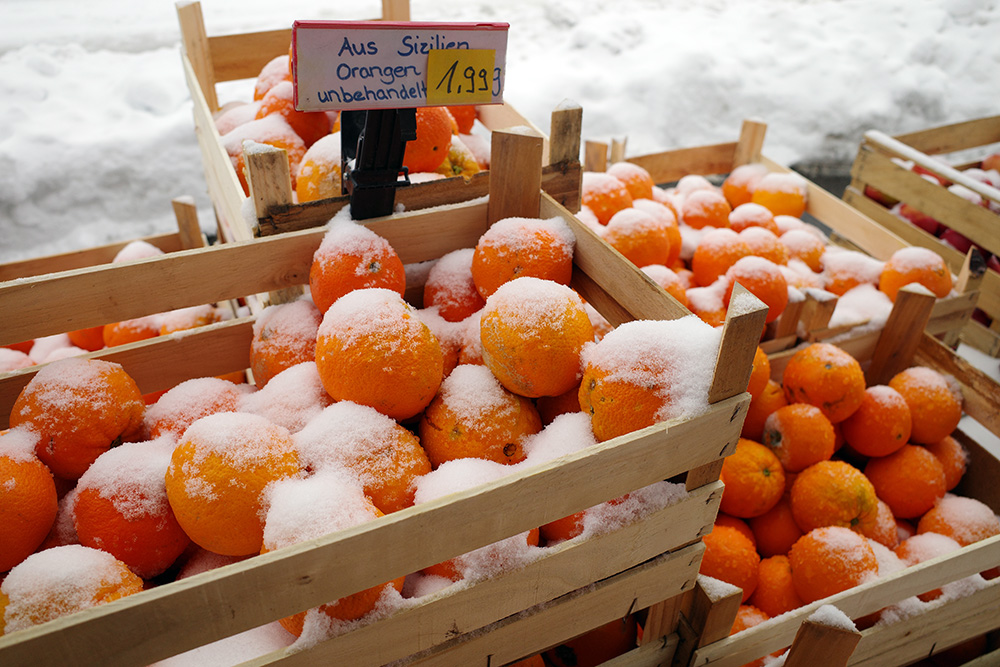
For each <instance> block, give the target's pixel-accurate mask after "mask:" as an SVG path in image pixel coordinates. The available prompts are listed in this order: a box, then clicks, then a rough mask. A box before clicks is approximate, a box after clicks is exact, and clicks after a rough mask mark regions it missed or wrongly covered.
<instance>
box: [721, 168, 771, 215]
mask: <svg viewBox="0 0 1000 667" xmlns="http://www.w3.org/2000/svg"><path fill="white" fill-rule="evenodd" d="M767 173H768V169H767V167H765V166H764V165H762V164H741V165H740V166H738V167H736V168H735V169H733V170H732V171H731V172H729V175H727V176H726V178H725V180H723V181H722V194H724V195H725V196H726V201H728V202H729V205H730V206H732V207H733V208H736V207H737V206H739V205H740V204H746V203H749V202H750V200H751V199H752V198H753V190H754V187H755V186H756V185H757V182H758V181H760V179H761V178H763V177H764V175H765V174H767Z"/></svg>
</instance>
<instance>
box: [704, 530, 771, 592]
mask: <svg viewBox="0 0 1000 667" xmlns="http://www.w3.org/2000/svg"><path fill="white" fill-rule="evenodd" d="M701 539H702V542H704V543H705V553H704V554H703V555H702V559H701V567H700V568H699V570H698V571H699V572H700V573H701V574H703V575H705V576H707V577H712V578H713V579H718V580H720V581H724V582H726V583H727V584H731V585H733V586H737V587H739V588H742V589H743V602H746V601H747V600H748V599H750V596H751V595H752V594H753V591H754V588H756V587H757V570H758V568H759V567H760V556H758V555H757V551H756V550H755V549H754V546H753V542H751V541H750V539H749V538H748V537H747V536H746V535H744V534H743V533H741V532H740V531H738V530H737V529H735V528H732V527H730V526H715V527H714V528H713V529H712V532H711V533H709V534H708V535H705V536H704V537H702V538H701Z"/></svg>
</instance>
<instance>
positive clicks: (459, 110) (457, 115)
mask: <svg viewBox="0 0 1000 667" xmlns="http://www.w3.org/2000/svg"><path fill="white" fill-rule="evenodd" d="M448 111H449V112H450V113H451V117H452V118H454V119H455V123H456V124H457V125H458V132H459V134H470V133H471V132H472V127H473V126H474V125H475V124H476V118H477V117H478V115H477V111H476V106H475V105H474V104H463V105H461V106H449V107H448Z"/></svg>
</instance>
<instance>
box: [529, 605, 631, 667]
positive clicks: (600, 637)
mask: <svg viewBox="0 0 1000 667" xmlns="http://www.w3.org/2000/svg"><path fill="white" fill-rule="evenodd" d="M637 634H638V624H637V623H636V619H635V616H633V615H632V614H628V615H626V616H625V617H624V618H616V619H615V620H613V621H609V622H607V623H605V624H603V625H600V626H598V627H596V628H594V629H593V630H589V631H588V632H585V633H583V634H582V635H579V636H578V637H574V638H573V639H570V640H569V641H565V642H563V643H562V644H559V645H558V646H556V647H554V648H551V649H549V650H547V651H546V652H545V657H546V658H548V659H549V661H550V662H551V663H552V664H553V665H555V666H556V667H596V666H597V665H601V664H604V663H605V662H607V661H609V660H611V659H612V658H616V657H618V656H620V655H622V654H624V653H628V652H629V651H631V650H632V649H634V648H635V647H636V635H637Z"/></svg>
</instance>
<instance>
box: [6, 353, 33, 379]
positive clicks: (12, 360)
mask: <svg viewBox="0 0 1000 667" xmlns="http://www.w3.org/2000/svg"><path fill="white" fill-rule="evenodd" d="M34 365H35V362H34V361H32V359H31V357H29V356H28V355H27V354H26V353H24V352H21V351H20V350H14V349H11V348H9V347H0V373H9V372H11V371H16V370H19V369H21V368H28V367H29V366H34Z"/></svg>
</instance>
